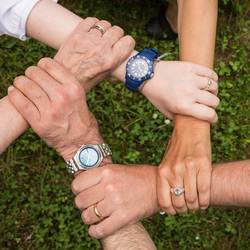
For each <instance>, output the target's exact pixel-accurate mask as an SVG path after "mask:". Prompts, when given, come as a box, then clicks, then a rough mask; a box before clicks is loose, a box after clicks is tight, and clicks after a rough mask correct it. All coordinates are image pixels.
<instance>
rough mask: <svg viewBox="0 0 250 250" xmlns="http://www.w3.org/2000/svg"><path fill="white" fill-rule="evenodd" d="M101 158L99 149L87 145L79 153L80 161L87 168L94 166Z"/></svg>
mask: <svg viewBox="0 0 250 250" xmlns="http://www.w3.org/2000/svg"><path fill="white" fill-rule="evenodd" d="M99 158H100V156H99V153H98V152H97V150H96V149H94V148H91V147H86V148H84V149H83V150H82V151H81V152H80V153H79V161H80V163H81V164H82V165H83V166H84V167H86V168H91V167H94V166H95V165H96V164H97V162H98V161H99Z"/></svg>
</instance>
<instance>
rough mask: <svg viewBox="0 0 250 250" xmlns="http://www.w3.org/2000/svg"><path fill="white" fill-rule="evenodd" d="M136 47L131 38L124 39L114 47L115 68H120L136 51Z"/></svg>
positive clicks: (125, 37)
mask: <svg viewBox="0 0 250 250" xmlns="http://www.w3.org/2000/svg"><path fill="white" fill-rule="evenodd" d="M134 47H135V40H134V39H133V38H132V37H131V36H124V37H122V38H121V39H120V40H119V41H118V42H117V43H116V44H115V45H114V46H113V51H112V52H113V56H114V58H115V62H116V65H115V67H117V66H119V65H120V64H121V63H122V62H124V61H125V60H126V59H127V58H128V57H129V56H130V55H131V53H132V52H133V50H134ZM115 67H114V68H115Z"/></svg>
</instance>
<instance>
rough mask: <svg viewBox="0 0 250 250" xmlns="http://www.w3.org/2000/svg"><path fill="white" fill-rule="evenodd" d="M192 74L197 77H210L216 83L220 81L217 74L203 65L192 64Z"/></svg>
mask: <svg viewBox="0 0 250 250" xmlns="http://www.w3.org/2000/svg"><path fill="white" fill-rule="evenodd" d="M192 72H193V73H195V74H196V75H200V76H205V77H208V78H210V79H211V80H214V81H216V82H217V81H218V75H217V74H216V72H215V71H213V70H212V69H209V68H207V67H204V66H202V65H198V64H194V63H192Z"/></svg>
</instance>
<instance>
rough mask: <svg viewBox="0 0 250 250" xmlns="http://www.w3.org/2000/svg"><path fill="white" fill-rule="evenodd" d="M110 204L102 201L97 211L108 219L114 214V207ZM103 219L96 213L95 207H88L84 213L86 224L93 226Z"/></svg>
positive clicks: (98, 204) (83, 217) (97, 206)
mask: <svg viewBox="0 0 250 250" xmlns="http://www.w3.org/2000/svg"><path fill="white" fill-rule="evenodd" d="M110 204H111V203H110V202H108V201H107V200H102V201H100V202H98V203H97V204H96V209H97V211H98V212H99V214H100V215H101V216H102V217H103V218H107V217H108V216H110V215H111V213H112V211H113V210H112V207H111V206H110ZM103 218H99V217H98V216H97V215H96V213H95V211H94V206H90V207H88V208H87V209H86V210H84V211H83V212H82V220H83V222H84V223H85V224H88V225H92V224H96V223H98V222H100V221H101V220H102V219H103Z"/></svg>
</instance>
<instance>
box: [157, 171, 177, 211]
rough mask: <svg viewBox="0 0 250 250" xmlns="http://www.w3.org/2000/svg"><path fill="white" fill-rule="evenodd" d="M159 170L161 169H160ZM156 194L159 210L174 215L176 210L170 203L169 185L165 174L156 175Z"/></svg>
mask: <svg viewBox="0 0 250 250" xmlns="http://www.w3.org/2000/svg"><path fill="white" fill-rule="evenodd" d="M160 171H161V170H160ZM157 195H158V202H159V205H160V207H161V210H163V211H164V212H166V213H167V214H170V215H175V214H176V211H175V209H174V207H173V205H172V199H171V194H170V186H169V183H168V180H167V177H166V176H163V175H162V174H161V175H158V178H157Z"/></svg>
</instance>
